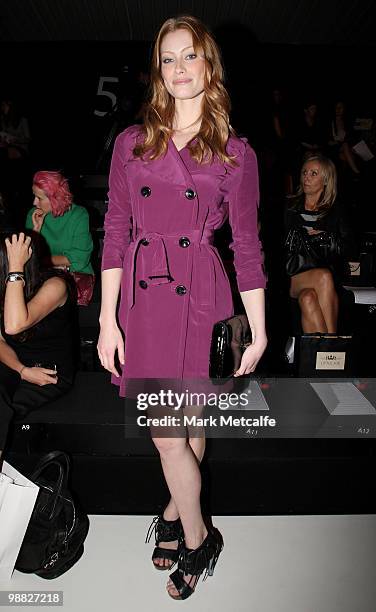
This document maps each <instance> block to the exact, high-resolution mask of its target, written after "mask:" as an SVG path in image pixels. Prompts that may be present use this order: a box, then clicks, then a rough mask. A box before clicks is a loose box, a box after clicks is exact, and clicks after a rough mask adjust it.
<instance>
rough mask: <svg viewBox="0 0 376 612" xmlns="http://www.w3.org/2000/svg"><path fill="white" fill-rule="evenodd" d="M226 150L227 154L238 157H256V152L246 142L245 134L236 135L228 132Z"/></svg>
mask: <svg viewBox="0 0 376 612" xmlns="http://www.w3.org/2000/svg"><path fill="white" fill-rule="evenodd" d="M226 151H227V153H228V154H229V155H233V156H235V157H236V158H239V160H238V161H240V159H243V158H245V157H246V156H247V157H248V156H249V157H252V158H254V159H256V153H255V151H254V149H253V148H252V147H251V145H250V144H249V142H248V138H246V137H245V136H238V135H237V134H230V136H229V139H228V141H227V145H226Z"/></svg>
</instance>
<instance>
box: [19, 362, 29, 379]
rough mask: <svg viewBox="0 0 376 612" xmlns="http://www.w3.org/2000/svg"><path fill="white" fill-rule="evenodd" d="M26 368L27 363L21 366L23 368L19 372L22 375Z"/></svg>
mask: <svg viewBox="0 0 376 612" xmlns="http://www.w3.org/2000/svg"><path fill="white" fill-rule="evenodd" d="M25 368H27V366H25V365H24V366H22V368H21V369H20V371H19V372H18V373H19V375H20V376H21V375H22V372H23V371H24V369H25ZM21 378H22V376H21Z"/></svg>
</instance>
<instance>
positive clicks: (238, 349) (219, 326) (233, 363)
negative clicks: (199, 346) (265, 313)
mask: <svg viewBox="0 0 376 612" xmlns="http://www.w3.org/2000/svg"><path fill="white" fill-rule="evenodd" d="M251 343H252V333H251V329H250V327H249V323H248V318H247V316H246V315H245V314H240V315H235V316H233V317H230V318H228V319H225V320H223V321H218V322H217V323H215V324H214V327H213V332H212V338H211V345H210V357H209V376H210V378H229V377H230V376H233V374H234V372H236V370H237V369H238V368H239V366H240V363H241V359H242V355H243V353H244V351H245V349H246V348H247V346H249V345H250V344H251Z"/></svg>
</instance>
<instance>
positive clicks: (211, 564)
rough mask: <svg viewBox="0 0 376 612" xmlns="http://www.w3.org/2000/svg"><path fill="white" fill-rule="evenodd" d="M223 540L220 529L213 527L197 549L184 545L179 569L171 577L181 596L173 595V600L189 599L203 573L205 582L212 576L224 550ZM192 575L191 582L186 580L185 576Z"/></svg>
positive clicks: (180, 555) (179, 560)
mask: <svg viewBox="0 0 376 612" xmlns="http://www.w3.org/2000/svg"><path fill="white" fill-rule="evenodd" d="M223 546H224V544H223V538H222V536H221V534H220V533H219V531H218V529H216V528H215V527H211V528H210V530H209V531H208V535H207V536H206V538H205V540H204V541H203V543H202V544H201V546H199V547H198V548H195V549H193V550H192V549H189V548H186V547H185V545H184V544H183V545H182V547H181V550H180V554H179V559H178V567H177V569H176V570H175V571H174V572H173V573H172V574H171V575H170V579H171V580H172V582H173V584H174V586H175V588H176V590H177V591H178V592H179V595H177V596H175V595H171V593H169V592H168V594H169V595H170V597H172V599H187V598H188V597H190V596H191V595H192V593H194V591H195V588H196V585H197V583H198V581H199V578H200V576H201V574H202V572H203V571H204V570H205V573H204V577H203V580H206V578H207V577H208V576H212V575H213V573H214V568H215V566H216V563H217V561H218V557H219V555H220V553H221V551H222V549H223ZM188 574H190V575H191V578H190V579H189V582H186V581H185V580H184V576H188Z"/></svg>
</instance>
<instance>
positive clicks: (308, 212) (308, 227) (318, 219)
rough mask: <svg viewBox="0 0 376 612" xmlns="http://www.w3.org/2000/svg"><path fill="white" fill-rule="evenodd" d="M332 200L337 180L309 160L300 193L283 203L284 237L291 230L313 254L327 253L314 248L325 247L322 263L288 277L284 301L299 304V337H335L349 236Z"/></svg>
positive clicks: (323, 163)
mask: <svg viewBox="0 0 376 612" xmlns="http://www.w3.org/2000/svg"><path fill="white" fill-rule="evenodd" d="M336 197H337V175H336V169H335V166H334V164H333V162H332V161H331V160H329V159H327V158H326V157H324V156H323V155H320V154H311V155H310V156H308V157H307V158H306V160H305V162H304V164H303V167H302V170H301V178H300V187H299V189H298V191H297V194H296V195H295V196H293V197H290V198H289V206H288V208H287V210H286V214H285V229H286V235H288V234H289V232H290V230H291V229H292V228H299V231H301V232H303V234H304V236H305V237H306V238H307V239H308V241H309V240H311V242H312V247H313V248H314V250H315V252H316V253H317V252H320V251H321V252H322V253H327V252H328V251H327V250H324V249H322V248H320V245H319V242H322V246H324V245H325V244H331V249H330V253H331V254H330V257H328V259H327V260H326V261H323V260H321V261H320V263H318V265H317V266H316V267H313V266H312V267H311V269H307V270H306V271H303V272H299V273H295V274H292V273H291V272H290V274H292V275H291V284H290V296H291V297H293V298H297V299H298V300H299V305H300V308H301V314H302V327H303V331H304V332H305V333H315V332H322V333H326V332H329V333H335V332H336V331H337V318H338V288H339V287H340V280H341V276H342V275H343V272H344V269H345V256H346V254H347V253H349V252H350V250H351V248H352V235H351V231H350V227H349V223H348V222H347V221H346V217H345V214H344V211H343V210H342V208H341V206H340V204H339V203H338V202H337V201H336ZM315 242H316V245H315V244H314V243H315ZM303 257H304V254H303ZM288 272H289V271H288Z"/></svg>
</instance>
